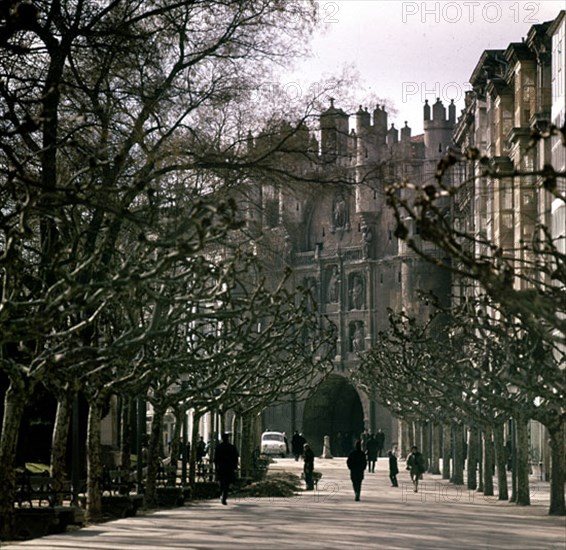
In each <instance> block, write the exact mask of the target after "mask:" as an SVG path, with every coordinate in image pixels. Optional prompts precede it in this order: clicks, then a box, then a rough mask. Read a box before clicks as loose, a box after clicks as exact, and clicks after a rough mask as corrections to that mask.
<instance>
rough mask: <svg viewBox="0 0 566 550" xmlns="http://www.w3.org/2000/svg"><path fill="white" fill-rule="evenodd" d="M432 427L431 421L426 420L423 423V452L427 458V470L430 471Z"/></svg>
mask: <svg viewBox="0 0 566 550" xmlns="http://www.w3.org/2000/svg"><path fill="white" fill-rule="evenodd" d="M430 428H431V426H430V423H428V422H426V423H424V424H423V425H422V430H421V433H422V441H423V448H422V453H423V456H424V458H425V464H426V468H427V472H430V457H431V456H432V448H431V437H430Z"/></svg>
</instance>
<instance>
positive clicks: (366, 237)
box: [362, 225, 373, 258]
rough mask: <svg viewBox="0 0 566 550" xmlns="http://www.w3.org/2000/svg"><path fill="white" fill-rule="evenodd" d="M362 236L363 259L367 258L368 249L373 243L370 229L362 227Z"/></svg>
mask: <svg viewBox="0 0 566 550" xmlns="http://www.w3.org/2000/svg"><path fill="white" fill-rule="evenodd" d="M362 234H363V242H362V251H363V252H362V253H363V257H364V258H369V249H370V246H371V242H372V241H373V233H372V231H371V227H368V226H367V225H364V226H363V227H362Z"/></svg>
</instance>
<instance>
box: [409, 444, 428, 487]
mask: <svg viewBox="0 0 566 550" xmlns="http://www.w3.org/2000/svg"><path fill="white" fill-rule="evenodd" d="M425 469H426V468H425V462H424V457H423V455H422V454H421V453H420V452H419V450H418V448H417V447H416V445H413V446H412V447H411V454H410V455H409V456H408V457H407V470H409V473H410V474H411V481H412V482H413V485H414V487H415V488H414V491H415V493H417V492H418V490H419V479H422V477H423V474H424V472H425Z"/></svg>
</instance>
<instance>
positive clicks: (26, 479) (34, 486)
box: [14, 470, 86, 508]
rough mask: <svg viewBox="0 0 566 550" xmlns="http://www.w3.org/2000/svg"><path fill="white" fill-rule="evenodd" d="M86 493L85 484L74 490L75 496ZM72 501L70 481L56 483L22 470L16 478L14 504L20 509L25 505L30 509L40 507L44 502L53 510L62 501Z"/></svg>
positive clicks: (50, 478) (44, 475)
mask: <svg viewBox="0 0 566 550" xmlns="http://www.w3.org/2000/svg"><path fill="white" fill-rule="evenodd" d="M85 492H86V482H85V481H81V482H80V486H79V487H78V488H77V490H76V494H77V495H79V494H84V493H85ZM72 499H73V485H72V483H71V482H70V481H68V480H65V481H58V480H56V479H55V478H53V477H50V476H49V475H47V474H46V473H45V474H32V473H31V472H29V471H28V470H24V472H23V473H22V474H20V475H19V476H18V479H17V483H16V493H15V499H14V500H15V504H17V505H18V507H19V508H22V505H23V504H24V503H27V504H28V505H29V507H30V508H33V507H34V505H37V506H38V507H41V506H42V504H43V503H44V502H45V503H46V504H47V506H49V507H51V508H53V507H54V506H56V505H58V504H59V503H60V502H61V501H63V500H72Z"/></svg>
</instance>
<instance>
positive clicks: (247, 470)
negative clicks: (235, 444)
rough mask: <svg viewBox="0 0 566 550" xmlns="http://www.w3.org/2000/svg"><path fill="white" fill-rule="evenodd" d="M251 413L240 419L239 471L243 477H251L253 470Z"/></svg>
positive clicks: (252, 425) (252, 424)
mask: <svg viewBox="0 0 566 550" xmlns="http://www.w3.org/2000/svg"><path fill="white" fill-rule="evenodd" d="M253 414H254V413H253V412H247V413H245V414H244V415H243V417H242V450H241V454H240V470H241V472H242V476H243V477H249V476H251V473H252V469H253V429H254V423H253Z"/></svg>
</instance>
